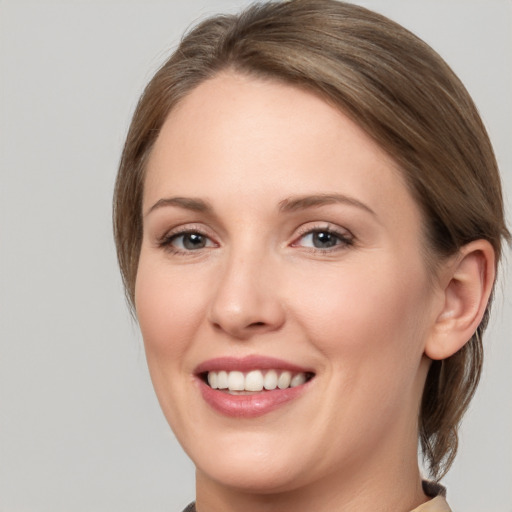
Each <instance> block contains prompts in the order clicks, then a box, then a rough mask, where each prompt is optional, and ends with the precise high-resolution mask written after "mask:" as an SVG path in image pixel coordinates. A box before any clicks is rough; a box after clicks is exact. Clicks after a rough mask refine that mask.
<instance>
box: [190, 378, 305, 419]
mask: <svg viewBox="0 0 512 512" xmlns="http://www.w3.org/2000/svg"><path fill="white" fill-rule="evenodd" d="M198 380H199V388H200V390H201V394H202V395H203V398H204V400H205V402H206V403H207V404H208V405H210V406H211V407H212V408H213V409H215V410H216V411H217V412H220V413H221V414H223V415H224V416H231V417H234V418H256V417H257V416H263V415H264V414H268V413H269V412H272V411H275V410H276V409H278V408H280V407H281V406H283V405H285V404H287V403H288V402H291V401H292V400H295V399H297V398H299V397H300V396H301V395H302V393H304V391H305V390H306V388H307V387H308V385H309V382H310V381H309V382H306V383H305V384H302V385H301V386H296V387H294V388H286V389H275V390H273V391H262V392H261V393H254V394H251V395H230V394H229V393H227V392H225V391H219V390H217V389H212V388H211V387H210V386H208V384H206V383H205V382H203V381H202V380H201V379H198Z"/></svg>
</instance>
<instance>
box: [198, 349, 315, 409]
mask: <svg viewBox="0 0 512 512" xmlns="http://www.w3.org/2000/svg"><path fill="white" fill-rule="evenodd" d="M195 375H196V377H197V381H198V382H199V388H200V391H201V394H202V396H203V399H204V400H205V401H206V402H207V404H208V405H210V406H211V407H212V408H213V409H215V410H216V411H217V412H220V413H221V414H223V415H224V416H231V417H238V418H240V417H244V418H252V417H256V416H261V415H263V414H266V413H269V412H271V411H274V410H276V409H277V408H280V407H281V406H282V405H284V404H285V403H288V402H291V401H293V400H295V399H297V398H299V397H300V396H301V395H302V394H303V393H304V392H305V391H306V390H307V389H308V388H309V387H310V383H311V381H312V380H314V378H315V372H313V371H311V370H310V369H307V368H302V367H300V366H297V365H293V364H290V363H287V362H286V361H281V360H278V359H274V358H268V357H262V356H249V357H245V358H241V359H238V358H230V357H229V358H218V359H212V360H210V361H205V362H204V363H202V364H200V365H199V366H198V367H197V368H196V371H195Z"/></svg>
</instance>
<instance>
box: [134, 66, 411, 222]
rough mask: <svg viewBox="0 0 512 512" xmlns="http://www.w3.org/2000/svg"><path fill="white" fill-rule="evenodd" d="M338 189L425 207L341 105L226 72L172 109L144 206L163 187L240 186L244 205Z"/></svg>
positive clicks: (217, 192) (169, 190) (223, 196)
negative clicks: (332, 104)
mask: <svg viewBox="0 0 512 512" xmlns="http://www.w3.org/2000/svg"><path fill="white" fill-rule="evenodd" d="M333 192H334V193H342V194H350V195H352V196H355V197H357V198H358V199H360V200H361V201H364V202H369V203H371V204H372V205H373V207H375V208H376V209H377V210H379V209H380V208H381V206H382V207H383V209H385V207H389V203H390V201H391V202H392V203H393V205H394V208H392V210H397V209H399V208H398V207H399V206H400V205H402V206H405V207H406V208H409V209H412V210H416V206H415V204H414V201H413V199H412V197H411V195H410V194H409V191H408V189H407V187H406V186H405V185H404V182H403V179H402V174H401V172H400V171H399V170H398V168H397V166H396V165H395V163H394V161H393V160H392V159H391V158H390V157H389V156H388V155H387V153H385V152H384V151H383V150H382V149H381V148H379V146H378V145H377V144H376V143H375V142H374V141H373V140H372V139H370V138H369V137H368V136H367V135H366V134H365V132H364V131H363V130H362V129H361V128H359V127H358V125H356V124H355V123H354V122H353V121H351V120H350V119H348V117H347V116H345V115H344V114H343V113H342V112H341V111H339V110H338V109H335V108H334V107H332V106H331V105H329V104H328V103H327V102H326V101H324V100H323V99H321V98H320V97H319V96H317V95H315V94H312V93H311V92H308V91H305V90H303V89H299V88H296V87H292V86H290V85H287V84H284V83H281V82H277V81H272V80H261V79H258V78H254V77H249V76H244V75H239V74H235V73H233V72H230V73H227V72H226V73H222V74H219V75H217V76H216V77H214V78H213V79H210V80H208V81H206V82H204V83H202V84H201V85H199V86H198V87H197V88H196V89H194V90H193V91H192V92H191V93H190V94H189V95H188V96H186V97H185V98H184V99H183V100H182V101H181V102H180V103H179V104H178V105H177V106H176V108H175V109H174V110H173V111H172V112H171V113H170V115H169V116H168V118H167V120H166V122H165V123H164V126H163V127H162V130H161V132H160V134H159V137H158V139H157V141H156V143H155V146H154V148H153V151H152V154H151V156H150V159H149V162H148V167H147V176H146V183H145V194H144V209H145V210H146V209H147V208H148V207H149V206H150V204H153V203H154V202H155V201H157V200H158V199H160V198H161V196H163V195H178V196H180V195H183V196H191V195H192V196H196V195H206V196H209V198H210V199H212V200H213V201H214V202H215V200H219V202H220V203H222V202H223V201H233V200H235V195H236V199H237V200H240V199H242V200H241V201H240V205H241V206H242V207H243V206H248V205H253V206H254V204H255V203H256V202H258V201H259V203H258V204H261V203H262V202H265V201H268V202H269V203H270V202H271V201H273V202H274V203H276V202H278V201H282V200H283V199H285V198H286V197H289V196H290V195H306V194H309V193H333ZM381 203H382V204H381ZM373 207H372V208H373ZM389 213H393V212H392V211H391V212H388V214H389Z"/></svg>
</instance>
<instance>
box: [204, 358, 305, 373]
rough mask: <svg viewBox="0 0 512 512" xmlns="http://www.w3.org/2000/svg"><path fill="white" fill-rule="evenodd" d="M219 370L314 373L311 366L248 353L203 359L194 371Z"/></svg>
mask: <svg viewBox="0 0 512 512" xmlns="http://www.w3.org/2000/svg"><path fill="white" fill-rule="evenodd" d="M221 370H226V371H228V372H231V371H239V372H250V371H251V370H288V371H290V372H294V373H301V372H304V373H314V371H313V370H312V369H311V368H304V367H301V366H298V365H296V364H293V363H289V362H288V361H284V360H282V359H276V358H275V357H267V356H258V355H250V356H246V357H241V358H237V357H217V358H215V359H209V360H208V361H204V362H203V363H201V364H200V365H199V366H197V367H196V369H195V370H194V373H195V374H196V375H199V374H201V373H206V372H219V371H221Z"/></svg>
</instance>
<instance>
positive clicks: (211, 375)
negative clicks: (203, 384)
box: [208, 372, 218, 389]
mask: <svg viewBox="0 0 512 512" xmlns="http://www.w3.org/2000/svg"><path fill="white" fill-rule="evenodd" d="M217 380H218V379H217V373H216V372H208V384H210V387H211V388H212V389H217V387H218V384H217Z"/></svg>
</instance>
